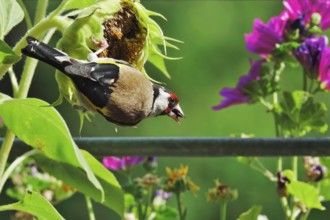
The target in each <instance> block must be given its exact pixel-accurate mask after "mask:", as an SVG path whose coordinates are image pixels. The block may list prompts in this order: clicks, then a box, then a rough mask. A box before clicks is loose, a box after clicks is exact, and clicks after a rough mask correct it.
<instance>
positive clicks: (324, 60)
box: [319, 47, 330, 91]
mask: <svg viewBox="0 0 330 220" xmlns="http://www.w3.org/2000/svg"><path fill="white" fill-rule="evenodd" d="M319 80H320V81H321V82H322V83H323V85H324V86H325V89H326V90H328V91H330V48H329V47H326V48H324V49H323V51H322V55H321V60H320V66H319Z"/></svg>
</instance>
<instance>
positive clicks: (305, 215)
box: [300, 209, 311, 220]
mask: <svg viewBox="0 0 330 220" xmlns="http://www.w3.org/2000/svg"><path fill="white" fill-rule="evenodd" d="M310 212H311V210H310V209H308V210H307V212H305V213H303V214H302V215H301V218H300V220H306V219H307V218H308V216H309V213H310Z"/></svg>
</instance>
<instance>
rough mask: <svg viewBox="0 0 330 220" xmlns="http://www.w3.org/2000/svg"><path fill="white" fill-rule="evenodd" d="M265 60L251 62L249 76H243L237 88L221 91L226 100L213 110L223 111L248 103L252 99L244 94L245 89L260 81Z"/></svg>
mask: <svg viewBox="0 0 330 220" xmlns="http://www.w3.org/2000/svg"><path fill="white" fill-rule="evenodd" d="M264 61H265V60H258V61H256V62H252V61H251V69H250V71H249V73H248V75H244V76H241V78H240V79H239V81H238V83H237V85H236V87H235V88H223V89H222V90H221V91H220V95H222V96H223V97H224V98H225V99H224V100H222V102H221V103H220V104H219V105H217V106H213V107H212V109H213V110H221V109H223V108H226V107H229V106H231V105H237V104H241V103H248V102H249V101H250V98H249V97H248V96H247V95H246V94H244V92H243V90H244V87H245V86H247V85H248V84H249V83H250V82H251V81H253V80H258V79H259V76H260V70H261V66H262V64H263V62H264Z"/></svg>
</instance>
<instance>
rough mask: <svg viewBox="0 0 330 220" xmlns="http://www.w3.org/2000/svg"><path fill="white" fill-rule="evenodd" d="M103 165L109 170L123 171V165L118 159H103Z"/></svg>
mask: <svg viewBox="0 0 330 220" xmlns="http://www.w3.org/2000/svg"><path fill="white" fill-rule="evenodd" d="M102 163H103V165H104V166H105V167H106V168H108V169H109V170H124V169H125V164H124V163H123V161H122V160H121V159H120V158H118V157H103V160H102Z"/></svg>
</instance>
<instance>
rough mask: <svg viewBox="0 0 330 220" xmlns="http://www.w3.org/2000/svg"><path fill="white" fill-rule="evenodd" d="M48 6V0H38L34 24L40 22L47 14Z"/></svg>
mask: <svg viewBox="0 0 330 220" xmlns="http://www.w3.org/2000/svg"><path fill="white" fill-rule="evenodd" d="M47 6H48V0H38V4H37V8H36V13H35V15H34V24H37V23H39V22H40V21H41V20H42V19H43V18H44V17H45V16H46V12H47Z"/></svg>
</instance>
